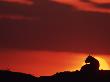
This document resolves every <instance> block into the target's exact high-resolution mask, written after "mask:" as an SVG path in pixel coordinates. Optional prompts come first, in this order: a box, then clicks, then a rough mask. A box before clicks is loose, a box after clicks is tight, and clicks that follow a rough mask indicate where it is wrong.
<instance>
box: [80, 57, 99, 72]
mask: <svg viewBox="0 0 110 82" xmlns="http://www.w3.org/2000/svg"><path fill="white" fill-rule="evenodd" d="M85 63H86V64H85V65H84V66H82V67H81V70H80V71H83V72H96V71H98V70H99V67H100V64H99V61H98V60H97V59H96V58H94V57H92V56H90V55H89V56H88V57H87V58H86V60H85Z"/></svg>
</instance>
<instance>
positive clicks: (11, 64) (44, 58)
mask: <svg viewBox="0 0 110 82" xmlns="http://www.w3.org/2000/svg"><path fill="white" fill-rule="evenodd" d="M1 1H6V2H14V3H19V4H27V5H30V6H31V5H33V4H34V3H33V2H32V1H31V0H1ZM53 1H57V2H59V3H66V4H70V5H72V6H73V7H75V8H76V9H77V10H80V11H86V12H87V11H88V12H98V13H110V9H109V8H103V7H96V6H97V5H100V4H105V3H110V0H91V2H92V3H91V2H81V1H80V0H53ZM93 3H95V4H96V6H95V5H94V4H93ZM16 17H17V16H12V15H10V16H8V15H6V16H4V15H1V16H0V18H9V19H16ZM19 18H20V19H24V18H23V17H19V16H18V19H19ZM27 19H29V20H30V19H31V18H27ZM18 32H19V31H18ZM27 33H28V31H27ZM23 38H24V37H23ZM26 39H27V38H26ZM13 42H14V41H13ZM86 56H88V53H74V52H69V51H68V52H61V51H59V52H58V51H43V50H42V51H37V50H36V51H35V50H19V49H18V50H17V49H8V50H1V51H0V68H1V69H8V68H9V69H10V70H13V71H19V72H25V73H30V74H33V75H36V76H39V75H51V74H54V73H56V72H61V71H68V70H71V71H72V70H76V69H78V70H79V69H80V67H81V65H82V63H83V62H84V59H85V57H86ZM94 56H98V57H102V58H103V59H105V60H106V61H107V63H108V64H109V65H110V60H109V57H110V54H94Z"/></svg>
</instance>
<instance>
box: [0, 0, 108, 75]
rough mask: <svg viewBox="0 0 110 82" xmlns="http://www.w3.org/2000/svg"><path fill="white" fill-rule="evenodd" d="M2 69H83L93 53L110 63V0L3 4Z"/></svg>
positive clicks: (46, 72) (12, 1)
mask: <svg viewBox="0 0 110 82" xmlns="http://www.w3.org/2000/svg"><path fill="white" fill-rule="evenodd" d="M0 3H1V4H4V5H2V6H1V8H0V22H1V23H0V39H1V40H0V45H1V46H0V68H1V69H8V68H9V69H10V70H13V71H19V72H25V73H30V74H34V75H36V76H40V75H51V74H54V73H56V72H60V71H68V70H76V69H78V70H79V69H80V67H81V65H82V63H83V62H84V59H85V57H86V56H87V55H88V53H89V51H91V50H92V52H93V53H94V56H98V57H102V58H103V59H105V60H106V61H107V63H108V64H110V61H109V56H110V46H109V42H110V37H109V35H110V28H109V27H110V25H109V21H110V6H108V5H110V0H82V1H81V0H52V1H50V0H45V1H38V0H33V1H31V0H1V2H0Z"/></svg>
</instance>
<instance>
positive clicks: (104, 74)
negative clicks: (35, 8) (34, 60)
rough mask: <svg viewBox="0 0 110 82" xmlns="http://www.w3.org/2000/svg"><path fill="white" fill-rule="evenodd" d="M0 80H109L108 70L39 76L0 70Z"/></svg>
mask: <svg viewBox="0 0 110 82" xmlns="http://www.w3.org/2000/svg"><path fill="white" fill-rule="evenodd" d="M0 82H110V70H100V71H96V72H94V73H86V72H81V71H74V72H69V71H65V72H60V73H56V74H54V75H52V76H41V77H35V76H32V75H30V74H24V73H19V72H12V71H7V70H1V71H0Z"/></svg>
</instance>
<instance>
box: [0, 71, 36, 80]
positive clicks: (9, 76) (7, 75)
mask: <svg viewBox="0 0 110 82" xmlns="http://www.w3.org/2000/svg"><path fill="white" fill-rule="evenodd" d="M28 81H29V82H36V81H37V77H34V76H32V75H30V74H25V73H20V72H12V71H8V70H0V82H28Z"/></svg>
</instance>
